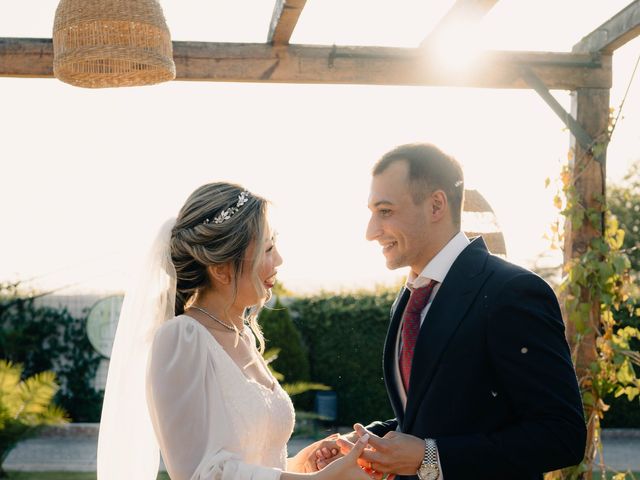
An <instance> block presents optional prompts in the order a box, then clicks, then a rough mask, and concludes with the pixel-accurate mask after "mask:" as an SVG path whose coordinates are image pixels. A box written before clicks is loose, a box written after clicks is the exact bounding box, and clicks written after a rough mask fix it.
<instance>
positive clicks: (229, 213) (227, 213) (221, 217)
mask: <svg viewBox="0 0 640 480" xmlns="http://www.w3.org/2000/svg"><path fill="white" fill-rule="evenodd" d="M248 200H249V192H248V191H247V190H245V191H244V192H240V194H239V195H238V201H237V202H236V204H235V206H233V207H229V208H226V209H224V210H222V211H221V212H220V213H219V214H218V215H216V216H215V217H213V220H209V219H208V218H206V219H205V220H204V222H203V223H205V224H207V223H211V222H213V223H215V224H220V223H224V222H226V221H227V220H229V219H230V218H231V217H233V216H234V215H235V214H236V213H237V212H238V210H240V207H242V206H243V205H244V204H245V203H247V201H248Z"/></svg>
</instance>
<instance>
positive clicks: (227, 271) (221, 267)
mask: <svg viewBox="0 0 640 480" xmlns="http://www.w3.org/2000/svg"><path fill="white" fill-rule="evenodd" d="M207 274H208V275H209V279H210V280H211V283H213V284H214V285H215V284H216V283H217V284H222V285H229V284H230V283H231V277H232V275H231V263H229V262H227V263H221V264H218V265H209V266H208V267H207Z"/></svg>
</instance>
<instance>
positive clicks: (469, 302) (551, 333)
mask: <svg viewBox="0 0 640 480" xmlns="http://www.w3.org/2000/svg"><path fill="white" fill-rule="evenodd" d="M408 298H409V291H408V290H407V289H403V290H402V291H401V292H400V294H399V295H398V298H397V299H396V302H395V303H394V305H393V307H392V309H391V323H390V326H389V330H388V333H387V339H386V344H385V348H384V359H383V368H384V379H385V384H386V387H387V392H388V394H389V399H390V401H391V405H392V407H393V410H394V412H395V414H396V418H395V419H392V420H388V421H386V422H374V423H373V424H371V425H369V427H368V428H370V429H371V430H372V431H373V433H375V434H377V435H380V436H384V434H385V433H387V432H389V431H392V430H396V429H398V430H399V431H401V432H404V433H408V434H411V435H414V436H416V437H419V438H434V439H436V442H437V446H438V454H439V458H440V463H441V466H442V473H443V475H444V479H445V480H468V479H474V480H482V479H487V480H489V479H491V480H501V479H505V480H506V479H509V480H525V479H536V480H538V479H542V473H543V472H548V471H552V470H556V469H559V468H562V467H565V466H570V465H575V464H577V463H580V461H581V460H582V457H583V453H584V448H585V442H586V428H585V422H584V414H583V408H582V401H581V397H580V391H579V388H578V384H577V380H576V375H575V370H574V367H573V364H572V362H571V356H570V351H569V347H568V345H567V342H566V339H565V334H564V324H563V321H562V316H561V313H560V308H559V305H558V301H557V299H556V296H555V294H554V292H553V290H552V289H551V288H550V287H549V285H548V284H547V283H546V282H545V281H544V280H542V279H541V278H540V277H538V276H537V275H535V274H534V273H532V272H530V271H528V270H525V269H523V268H520V267H518V266H516V265H513V264H511V263H509V262H507V261H505V260H503V259H501V258H499V257H496V256H494V255H491V254H490V253H489V251H488V250H487V248H486V246H485V243H484V241H483V240H482V239H481V238H476V239H474V240H472V242H471V243H470V244H469V246H468V247H466V248H465V250H463V252H462V253H461V254H460V255H459V256H458V258H457V259H456V261H455V262H454V263H453V265H452V267H451V269H450V270H449V272H448V274H447V276H446V278H445V279H444V281H443V282H442V285H441V286H440V289H439V290H438V292H437V295H436V296H435V298H434V300H433V302H432V304H431V307H430V309H429V311H428V313H427V316H426V318H425V320H424V323H423V326H422V328H421V330H420V333H419V336H418V340H417V343H416V348H415V353H414V359H413V365H412V370H411V378H410V389H409V392H408V396H407V404H406V410H405V409H404V408H403V406H402V403H401V400H400V396H399V393H398V385H397V384H396V380H395V375H394V369H395V365H394V364H395V363H396V362H397V357H396V355H395V345H396V338H397V335H398V329H399V326H400V323H401V318H402V312H403V311H404V308H405V305H406V303H407V300H408ZM398 478H403V477H398ZM404 478H414V479H415V478H417V477H415V476H414V477H404Z"/></svg>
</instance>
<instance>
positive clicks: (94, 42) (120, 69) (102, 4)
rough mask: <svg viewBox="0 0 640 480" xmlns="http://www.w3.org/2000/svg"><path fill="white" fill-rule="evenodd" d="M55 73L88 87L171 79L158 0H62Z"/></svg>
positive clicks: (168, 47) (173, 72)
mask: <svg viewBox="0 0 640 480" xmlns="http://www.w3.org/2000/svg"><path fill="white" fill-rule="evenodd" d="M53 73H54V75H55V76H56V77H57V78H58V79H60V80H62V81H63V82H66V83H69V84H71V85H75V86H78V87H88V88H102V87H128V86H135V85H152V84H155V83H160V82H165V81H168V80H173V79H174V78H175V76H176V67H175V64H174V63H173V48H172V46H171V36H170V34H169V29H168V28H167V24H166V22H165V19H164V15H163V13H162V8H161V7H160V4H159V3H158V0H60V3H59V5H58V8H57V10H56V16H55V21H54V25H53Z"/></svg>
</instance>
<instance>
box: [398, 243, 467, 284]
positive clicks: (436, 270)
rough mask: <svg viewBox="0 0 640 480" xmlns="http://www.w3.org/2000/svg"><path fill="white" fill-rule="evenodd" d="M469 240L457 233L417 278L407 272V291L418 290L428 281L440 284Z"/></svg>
mask: <svg viewBox="0 0 640 480" xmlns="http://www.w3.org/2000/svg"><path fill="white" fill-rule="evenodd" d="M469 243H470V242H469V239H468V238H467V236H466V235H465V233H464V232H458V233H457V234H456V235H455V236H454V237H453V238H452V239H451V240H449V242H448V243H447V244H446V245H445V246H444V247H443V248H442V250H440V251H439V252H438V253H437V254H436V256H435V257H433V258H432V259H431V261H430V262H429V263H427V266H426V267H424V270H422V273H421V274H420V275H418V276H417V277H415V276H414V274H413V273H412V272H409V277H408V278H407V283H406V286H407V288H409V289H413V288H419V287H422V286H424V285H426V284H427V283H428V282H429V280H435V281H437V282H438V283H442V281H443V280H444V277H446V276H447V273H449V269H450V268H451V265H453V262H455V261H456V258H458V255H460V254H461V253H462V251H463V250H464V249H465V248H467V246H468V245H469Z"/></svg>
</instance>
